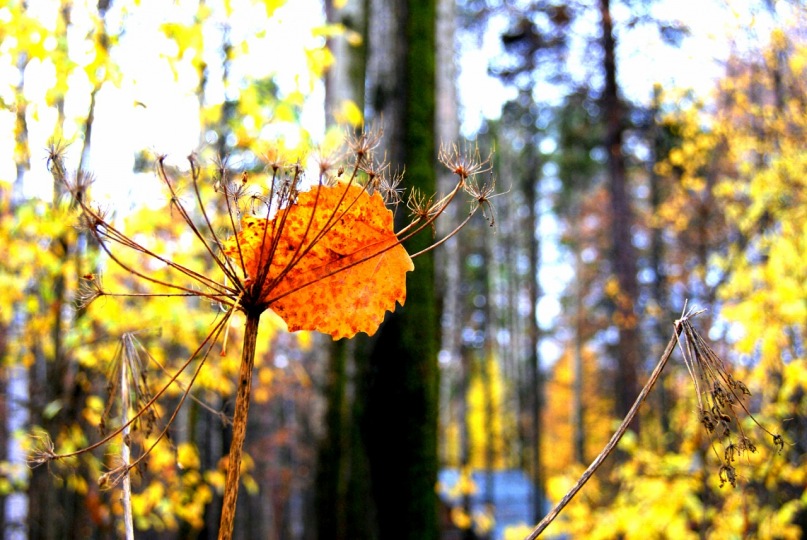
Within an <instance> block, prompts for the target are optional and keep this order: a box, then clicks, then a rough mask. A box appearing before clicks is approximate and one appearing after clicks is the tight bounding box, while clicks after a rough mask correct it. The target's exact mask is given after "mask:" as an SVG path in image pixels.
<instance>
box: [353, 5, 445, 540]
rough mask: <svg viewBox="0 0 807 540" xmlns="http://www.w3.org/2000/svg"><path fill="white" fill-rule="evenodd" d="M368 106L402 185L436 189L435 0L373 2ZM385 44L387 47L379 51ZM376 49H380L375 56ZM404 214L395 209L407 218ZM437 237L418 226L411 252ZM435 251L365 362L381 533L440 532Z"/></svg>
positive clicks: (412, 278) (366, 421) (411, 280)
mask: <svg viewBox="0 0 807 540" xmlns="http://www.w3.org/2000/svg"><path fill="white" fill-rule="evenodd" d="M371 16H372V19H371V20H370V28H371V29H372V30H371V35H370V36H369V38H370V39H369V46H370V61H369V65H368V75H369V76H370V81H369V84H368V89H369V92H370V94H369V98H368V102H369V105H370V107H371V109H372V111H373V113H374V116H375V117H376V118H377V119H379V120H382V119H383V122H384V129H385V142H386V148H387V155H388V157H389V158H390V160H391V162H392V163H393V164H394V165H393V166H395V165H403V164H404V163H405V164H406V173H407V174H406V185H407V187H409V188H415V187H416V188H417V189H419V190H421V191H423V192H424V193H433V192H435V191H436V178H435V144H434V119H435V112H434V111H435V72H434V58H435V33H436V32H435V21H436V12H435V0H408V1H406V2H395V1H386V0H385V1H378V2H373V12H372V14H371ZM382 47H385V48H383V49H382ZM379 53H380V54H379ZM402 214H403V213H399V216H402ZM430 243H431V237H430V236H429V235H428V233H426V234H421V235H419V236H418V237H416V238H413V239H412V241H411V242H409V243H407V246H406V247H407V249H408V250H409V251H410V252H414V251H418V250H420V249H421V248H423V247H425V246H427V245H429V244H430ZM434 272H435V269H434V262H433V258H432V256H431V255H424V256H422V257H420V258H418V260H417V261H416V270H415V271H414V272H412V273H410V274H409V275H408V279H407V301H406V307H405V309H401V310H399V311H397V312H396V313H395V314H393V315H391V316H389V317H388V318H387V320H386V322H385V323H384V325H383V326H382V327H381V329H380V330H379V332H378V333H377V334H376V336H375V337H374V338H372V340H370V341H368V342H366V348H365V349H366V351H365V352H366V356H365V357H364V358H363V359H362V360H361V363H362V369H361V371H362V374H363V380H362V381H361V386H362V387H363V393H364V394H363V395H364V397H365V399H366V400H367V401H366V406H365V407H366V408H365V409H364V413H365V414H364V415H363V418H362V423H361V431H362V439H363V441H364V444H365V447H366V449H367V456H368V463H369V468H370V478H371V482H372V496H373V502H374V503H375V507H376V510H377V528H376V531H375V532H376V534H377V536H378V537H380V538H384V539H387V538H391V539H397V538H411V539H418V540H420V539H422V540H429V539H436V538H437V535H438V523H437V497H436V493H435V489H434V486H435V483H436V481H437V410H438V407H437V398H438V380H439V377H438V369H437V351H438V347H439V341H438V324H439V318H438V310H437V306H436V296H435V291H434Z"/></svg>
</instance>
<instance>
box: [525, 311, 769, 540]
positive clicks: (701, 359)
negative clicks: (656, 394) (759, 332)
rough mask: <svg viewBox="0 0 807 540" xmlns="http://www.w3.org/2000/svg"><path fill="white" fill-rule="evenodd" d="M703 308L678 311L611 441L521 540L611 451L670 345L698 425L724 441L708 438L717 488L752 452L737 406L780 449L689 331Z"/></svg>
mask: <svg viewBox="0 0 807 540" xmlns="http://www.w3.org/2000/svg"><path fill="white" fill-rule="evenodd" d="M703 311H704V310H695V309H691V310H689V311H687V309H686V307H684V313H683V314H682V316H681V318H680V319H678V320H677V321H675V324H674V331H673V335H672V337H671V338H670V341H669V342H668V343H667V347H666V348H665V350H664V352H663V353H662V355H661V358H660V359H659V361H658V363H657V364H656V367H655V368H654V369H653V372H652V373H651V374H650V377H649V378H648V380H647V383H645V385H644V387H643V388H642V390H641V391H640V392H639V396H638V397H637V398H636V401H635V402H634V403H633V406H632V407H631V408H630V410H629V411H628V414H627V415H626V416H625V418H624V419H623V420H622V423H621V424H620V425H619V427H618V428H617V430H616V432H614V434H613V436H612V437H611V439H610V440H609V441H608V443H607V444H606V445H605V447H604V448H603V449H602V451H601V452H600V453H599V454H598V455H597V457H596V458H594V461H592V462H591V465H589V466H588V468H587V469H586V470H585V471H583V474H582V475H581V476H580V479H579V480H578V481H577V482H576V483H575V484H574V485H573V486H572V487H571V489H569V491H568V492H567V493H566V495H564V496H563V498H562V499H561V500H560V501H559V502H558V503H557V504H556V505H555V507H554V508H553V509H552V510H551V511H550V512H549V513H548V514H547V515H546V516H545V517H544V518H543V519H542V520H541V521H540V523H538V525H536V527H535V528H534V529H533V531H532V532H531V533H530V534H529V535H528V536H527V538H526V540H534V539H535V538H538V537H539V536H540V535H541V533H543V532H544V530H545V529H546V528H547V527H548V526H549V524H550V523H552V521H554V520H555V518H556V517H558V515H559V514H560V512H561V511H562V510H563V509H564V508H565V507H566V505H567V504H569V502H570V501H571V500H572V499H573V498H574V496H575V495H577V493H578V492H579V491H580V490H581V489H582V487H583V486H584V485H585V484H586V482H588V480H589V479H590V478H591V477H592V476H593V475H594V473H595V472H597V469H599V467H600V465H602V463H603V462H604V461H605V459H606V458H607V457H608V456H609V455H611V453H612V452H613V451H614V450H615V449H616V447H617V444H618V443H619V441H620V439H621V438H622V436H623V435H624V434H625V432H626V431H627V430H628V426H629V425H630V424H631V422H633V420H634V418H635V417H636V414H637V413H638V412H639V407H641V405H642V403H643V402H644V400H645V399H646V398H647V396H648V394H650V391H651V390H652V389H653V386H655V384H656V381H658V378H659V377H660V376H661V373H662V371H664V367H665V366H666V365H667V362H668V361H669V359H670V357H671V356H672V353H673V352H674V351H675V348H676V345H678V346H679V347H680V349H681V353H682V355H683V357H684V363H685V364H686V366H687V369H688V370H689V373H690V375H691V376H692V379H693V382H694V383H695V390H696V392H697V396H698V403H699V406H700V411H701V423H702V424H703V426H704V428H705V429H706V431H707V433H709V435H710V437H717V439H718V440H720V441H726V443H727V444H725V451H724V453H723V454H722V455H721V453H720V452H718V451H717V449H716V448H715V446H714V438H713V439H712V448H713V449H714V451H715V454H716V455H717V457H718V460H720V467H719V468H718V471H717V474H718V477H719V478H720V485H721V486H723V485H724V484H725V483H727V482H728V483H729V484H731V485H732V486H733V487H734V486H736V471H735V469H734V466H733V465H732V462H733V461H734V459H735V458H736V457H737V456H739V455H740V454H741V453H743V452H755V451H756V447H755V446H754V443H753V442H752V441H751V439H750V438H749V437H747V436H746V434H745V432H744V431H743V430H742V427H741V426H740V423H739V422H738V420H737V415H736V408H737V407H739V408H740V409H741V410H742V411H744V412H745V413H746V414H747V415H748V417H750V418H751V419H752V420H753V422H754V423H755V424H756V425H757V426H758V427H759V428H760V429H762V430H763V431H764V432H765V433H767V434H768V435H770V436H771V437H772V443H773V445H774V447H776V448H777V450H779V451H781V449H782V447H783V446H784V440H783V439H782V436H781V435H778V434H774V433H772V432H771V431H769V430H768V429H766V428H765V427H764V426H762V424H760V423H759V422H758V421H757V420H756V419H755V418H754V416H753V415H752V414H751V412H750V411H749V410H748V408H747V407H746V406H745V404H743V402H742V398H743V397H745V396H747V395H749V394H750V392H749V391H748V388H746V386H745V385H744V384H743V383H742V382H740V381H737V380H735V379H733V378H732V376H731V375H730V374H729V372H728V371H727V369H726V367H725V365H724V363H723V361H722V360H721V359H720V357H718V356H717V354H716V353H715V352H714V351H713V350H712V348H711V347H709V344H708V343H707V342H706V340H704V339H703V338H702V337H701V336H700V334H699V333H698V332H697V330H695V327H694V326H692V319H693V318H694V317H696V316H697V315H699V314H701V313H703ZM681 336H683V339H684V343H683V344H682V343H681V341H680V339H681ZM738 392H739V394H738ZM732 426H736V429H737V431H738V436H737V440H736V442H734V440H733V439H732V432H733V429H732Z"/></svg>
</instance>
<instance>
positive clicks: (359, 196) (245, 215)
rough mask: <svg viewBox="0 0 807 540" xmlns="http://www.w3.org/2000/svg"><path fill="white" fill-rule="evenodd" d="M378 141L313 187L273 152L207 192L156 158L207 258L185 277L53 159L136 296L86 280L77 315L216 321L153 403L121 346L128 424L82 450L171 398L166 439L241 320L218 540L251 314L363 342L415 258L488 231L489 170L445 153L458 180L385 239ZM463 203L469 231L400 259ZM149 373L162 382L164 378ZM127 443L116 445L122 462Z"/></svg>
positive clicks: (353, 152) (192, 166) (399, 294)
mask: <svg viewBox="0 0 807 540" xmlns="http://www.w3.org/2000/svg"><path fill="white" fill-rule="evenodd" d="M380 137H381V133H380V132H378V131H370V132H363V133H360V134H355V135H351V136H350V137H349V138H348V139H347V145H346V148H345V149H344V151H343V153H342V154H341V155H333V156H332V155H328V156H319V157H318V158H317V161H316V164H317V165H318V169H317V172H316V173H315V175H316V176H317V178H315V179H308V178H306V175H305V170H306V168H305V167H304V164H303V163H302V161H300V160H294V161H287V160H285V159H283V157H282V155H281V153H280V152H277V151H270V152H269V154H268V155H267V159H266V166H265V169H264V174H263V177H262V175H250V174H248V173H245V172H240V173H239V172H233V171H231V170H230V169H229V168H228V167H227V165H226V160H225V159H221V160H220V161H219V163H218V164H217V166H216V167H215V172H214V174H213V175H212V178H209V179H208V178H206V177H205V175H204V174H203V171H202V168H201V167H200V165H199V163H198V162H197V160H196V159H195V157H193V156H191V157H189V158H188V163H189V170H188V173H187V174H185V175H180V174H175V173H174V172H172V171H171V169H170V168H169V167H168V166H167V165H166V162H165V157H159V158H158V159H157V176H158V178H159V180H160V181H161V182H162V184H163V186H164V188H165V190H166V194H167V197H168V200H169V202H170V210H171V213H172V215H173V216H177V217H178V219H179V220H181V223H182V224H183V226H184V228H185V233H186V235H190V236H191V237H192V238H193V239H194V240H195V242H196V243H197V248H198V251H201V252H202V253H203V254H204V262H205V264H203V265H198V266H193V265H190V264H186V263H185V262H183V261H184V260H185V259H182V258H181V257H175V256H173V255H172V254H165V253H159V252H157V250H156V249H152V248H150V247H148V246H147V245H144V243H143V242H141V241H138V237H137V236H134V235H132V234H129V233H127V232H125V231H123V230H122V229H120V228H119V227H117V226H116V225H115V224H114V223H112V221H111V220H110V219H109V216H108V212H107V211H106V210H105V209H103V208H101V207H99V206H98V205H95V204H94V203H93V202H92V201H91V199H90V197H89V191H90V186H91V183H92V181H91V177H90V176H89V175H87V174H84V173H81V172H80V173H78V174H76V175H75V176H73V177H68V176H67V174H66V172H65V166H64V163H63V160H62V148H61V147H60V146H58V145H54V146H53V147H52V148H51V155H50V158H49V160H48V162H49V167H50V170H51V173H52V174H53V175H54V177H55V179H56V180H57V181H58V182H59V183H60V184H61V185H63V186H64V187H65V190H66V191H67V192H68V193H69V194H70V195H71V196H72V201H73V203H72V204H73V206H74V207H75V208H76V209H77V211H78V212H79V214H80V217H79V223H80V225H81V227H82V228H83V229H84V230H85V231H86V232H87V234H89V235H91V236H92V238H94V240H95V241H96V243H97V245H98V246H99V248H100V250H101V251H102V253H104V254H105V255H106V257H107V258H108V259H109V260H110V261H112V262H113V263H115V264H117V265H118V266H119V267H120V268H121V269H122V270H123V271H124V272H125V273H127V274H128V276H129V278H128V282H129V283H136V285H137V290H136V291H122V292H121V291H111V290H107V288H106V287H105V285H104V282H103V280H102V278H101V276H100V275H95V274H88V275H87V276H85V279H84V280H83V283H81V285H80V287H79V291H78V295H77V299H76V303H77V306H78V307H79V308H81V309H84V308H86V307H87V306H88V305H89V304H90V303H92V302H93V301H94V300H96V299H98V298H101V297H126V298H129V299H130V300H132V301H133V300H136V299H137V298H138V297H196V298H202V299H205V300H206V301H207V302H208V303H209V304H212V305H215V306H217V307H218V312H219V313H221V314H222V316H221V317H218V319H217V321H216V322H215V324H213V325H212V329H211V330H210V333H209V334H208V336H207V337H206V338H205V339H204V340H203V342H202V343H200V344H199V347H198V348H197V349H196V350H195V351H193V352H192V353H191V355H190V357H189V358H187V359H186V360H185V361H184V363H182V365H181V366H180V367H179V369H178V370H176V372H174V373H171V374H168V375H169V376H168V382H167V384H165V385H164V386H163V387H162V388H159V389H157V390H156V391H152V392H146V391H144V389H143V388H142V387H141V386H144V380H142V378H141V375H138V374H142V373H144V371H143V363H142V362H141V361H140V360H139V359H140V358H148V360H146V362H147V363H148V364H152V363H153V364H158V363H157V361H156V360H155V359H154V358H152V357H151V356H150V355H148V354H147V353H146V352H145V351H141V352H139V353H138V354H137V355H135V346H134V345H133V343H135V342H134V341H133V340H132V339H129V340H128V341H126V343H128V347H125V348H124V349H123V351H124V352H125V353H126V354H124V355H123V356H126V357H127V358H135V357H137V358H138V361H137V362H134V363H133V362H127V363H126V364H125V365H127V366H129V367H128V373H130V374H131V375H130V376H129V378H127V379H126V380H129V381H130V382H134V385H133V387H134V391H135V394H134V395H135V398H136V399H135V400H133V401H132V405H131V407H132V409H133V410H132V414H131V415H128V414H124V415H123V418H124V420H123V421H122V422H121V425H120V426H119V427H118V428H117V429H114V430H111V431H110V432H109V433H108V434H107V435H106V436H105V437H104V439H102V440H101V441H100V442H99V443H97V444H95V445H93V446H92V448H97V447H98V446H100V445H102V444H104V443H106V442H108V441H110V440H112V439H113V438H115V437H120V436H121V435H122V434H125V435H126V436H127V437H128V436H129V435H128V433H129V431H128V430H129V428H130V427H131V426H137V425H143V426H145V425H148V426H149V427H150V428H151V427H153V426H156V424H157V421H156V419H155V418H153V415H154V404H155V403H156V401H157V400H158V399H159V398H160V397H161V396H162V395H163V394H164V393H165V392H166V390H167V388H168V387H169V386H172V385H177V386H178V387H180V388H181V390H182V392H181V396H182V397H181V399H180V400H179V404H178V405H177V407H176V409H174V411H173V413H171V414H169V415H168V416H167V419H166V420H165V421H163V425H162V426H161V428H160V430H159V435H158V436H157V437H156V440H157V441H159V440H160V439H162V438H163V437H165V436H166V435H167V433H168V427H169V425H170V423H171V421H172V419H173V418H174V417H175V416H176V414H177V411H178V410H179V407H180V406H181V405H182V403H183V402H184V400H185V399H186V398H187V397H188V396H189V392H190V388H191V385H192V384H193V381H194V380H195V379H196V376H197V375H198V374H199V372H200V370H201V369H202V368H203V366H204V364H205V362H206V361H207V360H208V358H209V357H210V356H211V351H212V350H213V348H214V346H215V345H216V344H221V346H222V348H226V347H227V336H228V330H229V327H230V320H231V317H232V315H233V314H234V313H235V312H242V313H243V314H244V315H245V318H246V321H245V327H244V343H243V347H242V356H241V364H240V369H239V375H238V376H239V380H238V383H237V395H236V406H235V412H234V415H233V419H232V426H233V439H232V446H231V449H230V454H229V460H228V472H227V480H226V484H225V494H224V506H223V511H222V525H221V528H222V531H224V532H223V533H222V534H223V535H222V537H223V538H227V537H228V533H227V532H226V531H228V530H230V531H231V530H232V519H233V516H234V509H235V499H236V496H237V491H238V478H239V474H240V472H239V471H240V462H241V447H242V445H243V440H244V432H245V429H246V417H247V411H248V407H249V397H250V389H251V384H252V371H253V369H252V368H253V365H254V356H255V340H256V338H257V332H258V326H259V321H260V316H261V314H262V313H263V312H264V311H266V310H268V309H271V310H274V311H275V312H276V313H277V314H278V315H280V317H281V318H283V319H284V320H285V321H286V322H287V324H288V326H289V329H290V330H298V329H307V330H318V331H321V332H324V333H327V334H330V335H331V336H333V337H334V338H341V337H349V336H352V335H354V334H356V333H357V332H365V333H368V334H372V333H374V332H375V331H376V330H377V328H378V326H379V324H380V323H381V321H382V320H383V317H384V314H385V312H387V311H392V310H393V309H395V306H396V304H403V303H404V302H405V300H406V274H407V272H409V271H411V270H413V268H414V265H413V263H412V259H413V258H415V257H417V256H419V255H421V254H423V253H425V252H427V251H430V250H431V249H433V248H435V247H436V246H439V245H440V244H441V243H442V242H444V241H445V240H446V239H447V238H449V237H451V236H453V235H454V234H456V233H457V232H458V231H459V230H460V229H461V228H462V227H463V226H464V225H465V224H466V223H467V222H468V220H470V219H471V217H472V216H473V215H474V214H476V213H477V212H479V211H480V209H481V210H482V213H483V214H484V215H486V216H488V219H489V221H490V223H491V224H492V207H491V203H490V199H491V197H492V196H493V187H494V185H495V184H494V183H493V181H492V180H491V181H490V182H489V183H486V184H481V187H480V184H479V183H477V182H476V181H475V180H474V179H473V176H474V175H476V174H479V173H484V172H488V171H489V165H488V162H489V160H482V159H480V156H479V153H478V151H476V150H473V151H470V152H460V151H459V150H458V148H457V147H453V148H452V149H444V150H442V151H441V152H440V156H439V157H440V160H441V161H442V162H443V163H444V164H445V165H446V166H447V167H449V169H451V170H452V171H453V173H454V174H455V176H456V183H455V184H454V186H453V188H452V189H451V190H450V191H449V192H448V193H446V194H444V195H438V194H423V193H420V192H417V191H410V194H409V196H408V198H407V200H408V205H407V206H408V207H409V210H410V221H409V223H408V224H406V225H405V226H403V227H401V228H400V229H398V230H395V227H394V223H395V220H394V219H393V214H394V211H395V210H396V209H398V205H399V202H400V201H401V200H402V197H401V192H402V189H401V188H400V187H399V186H400V184H401V180H402V175H399V174H393V175H390V173H389V169H390V168H389V165H388V164H387V163H386V162H385V161H384V160H383V159H377V158H376V156H375V152H376V150H377V148H378V146H379V141H380ZM462 194H465V195H466V196H467V197H470V200H471V209H470V211H469V213H468V215H467V217H466V218H465V219H464V220H463V221H462V222H461V223H459V224H457V225H456V226H455V227H454V228H453V229H452V230H451V232H449V233H448V235H446V236H445V237H443V238H439V239H436V238H434V237H432V243H431V245H430V246H429V247H427V248H426V249H423V250H422V251H420V252H418V253H414V254H409V253H407V251H406V249H405V248H404V246H403V242H405V241H406V240H407V239H409V238H411V237H413V236H415V235H419V234H432V235H433V234H434V231H435V228H434V222H435V220H437V219H438V218H439V217H440V216H441V215H442V214H443V212H444V211H445V209H446V208H447V207H448V206H449V205H450V204H452V203H454V202H455V201H457V200H458V199H459V198H464V197H460V196H461V195H462ZM188 201H191V202H188ZM197 360H198V362H197V363H196V365H195V367H194V369H193V373H192V375H191V379H190V384H186V385H180V383H179V382H178V377H179V376H180V374H181V373H183V372H184V371H185V370H186V369H188V367H189V366H190V365H191V364H192V362H194V361H197ZM157 367H159V369H161V370H164V369H165V368H164V367H163V366H162V365H158V366H157ZM132 377H134V378H132ZM123 384H124V379H121V385H123ZM110 389H111V390H110V399H112V397H113V395H114V394H115V393H116V392H118V393H120V395H123V388H121V387H120V386H116V385H110ZM105 427H106V426H105ZM152 438H154V437H152ZM128 443H129V440H125V441H124V446H126V447H127V449H128ZM154 444H156V442H155V443H154ZM41 446H42V449H41V451H40V452H38V453H37V454H36V457H35V460H34V461H35V462H36V463H41V462H47V461H51V460H55V459H61V458H66V457H68V456H74V455H76V454H78V453H80V452H82V451H86V450H81V451H78V452H72V453H70V454H61V455H60V454H56V453H55V452H54V451H53V449H52V448H50V447H49V446H48V444H43V445H41ZM151 448H153V446H151V447H149V448H146V449H145V451H144V452H143V453H142V454H141V455H140V456H139V457H137V458H136V459H134V460H129V459H128V454H127V456H126V458H125V459H122V460H121V461H122V464H121V465H120V466H119V467H117V468H116V469H115V470H114V471H110V473H108V474H106V475H104V478H103V479H102V480H103V481H104V482H105V483H106V484H107V485H112V484H114V483H115V482H117V481H119V480H121V479H124V478H125V477H126V475H127V474H128V472H129V470H130V469H131V468H132V467H135V466H137V464H138V463H140V462H141V461H142V460H143V459H144V457H145V456H146V455H147V454H148V452H149V451H150V449H151Z"/></svg>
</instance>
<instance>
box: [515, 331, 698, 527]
mask: <svg viewBox="0 0 807 540" xmlns="http://www.w3.org/2000/svg"><path fill="white" fill-rule="evenodd" d="M686 320H687V317H684V318H682V319H681V320H678V321H675V332H673V336H672V337H671V338H670V341H669V343H667V348H666V349H664V353H663V354H662V355H661V359H660V360H659V362H658V364H656V367H655V369H653V373H651V374H650V378H649V379H648V380H647V383H646V384H645V385H644V387H643V388H642V391H641V392H639V396H638V397H637V398H636V401H634V402H633V406H632V407H631V408H630V410H629V411H628V414H627V415H625V419H624V420H622V423H621V424H620V425H619V428H618V429H617V430H616V432H615V433H614V435H613V436H612V437H611V440H610V441H608V444H606V445H605V448H603V449H602V452H600V453H599V455H598V456H597V457H596V458H594V461H592V462H591V465H589V466H588V469H586V470H585V471H584V472H583V474H582V475H581V476H580V479H579V480H578V481H577V483H576V484H575V485H574V486H572V488H571V489H570V490H569V491H568V492H567V493H566V495H564V496H563V498H562V499H561V500H560V502H559V503H558V504H557V505H555V508H553V509H552V511H551V512H549V513H548V514H547V515H546V516H545V517H544V519H542V520H541V522H540V523H539V524H538V525H537V526H536V527H535V529H533V531H532V533H530V535H529V536H527V538H526V539H525V540H535V538H538V537H539V536H540V535H541V533H542V532H544V529H546V528H547V527H548V526H549V524H550V523H552V521H554V519H555V518H556V517H558V514H560V512H561V510H563V509H564V508H565V507H566V505H567V504H569V501H571V500H572V498H574V496H575V495H577V492H578V491H580V489H581V488H582V487H583V486H584V485H585V484H586V482H588V480H589V478H591V477H592V476H594V473H595V472H597V469H599V467H600V465H602V463H603V461H605V459H606V458H607V457H608V456H609V455H610V454H611V452H613V451H614V449H615V448H616V445H617V444H618V443H619V440H620V439H621V438H622V436H623V435H624V434H625V432H626V431H627V430H628V426H629V425H630V423H631V422H633V419H634V418H635V417H636V413H637V412H639V407H640V406H641V405H642V402H644V400H645V398H647V395H648V394H649V393H650V391H651V390H652V389H653V386H654V385H655V384H656V381H657V380H658V378H659V376H660V375H661V372H662V371H664V366H666V365H667V361H668V360H669V359H670V356H672V353H673V351H674V350H675V346H676V344H677V343H678V336H679V335H680V334H681V331H682V330H683V328H684V324H683V323H684V322H685V321H686Z"/></svg>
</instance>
